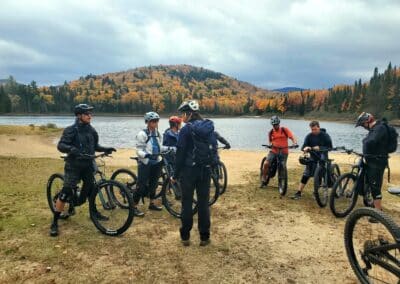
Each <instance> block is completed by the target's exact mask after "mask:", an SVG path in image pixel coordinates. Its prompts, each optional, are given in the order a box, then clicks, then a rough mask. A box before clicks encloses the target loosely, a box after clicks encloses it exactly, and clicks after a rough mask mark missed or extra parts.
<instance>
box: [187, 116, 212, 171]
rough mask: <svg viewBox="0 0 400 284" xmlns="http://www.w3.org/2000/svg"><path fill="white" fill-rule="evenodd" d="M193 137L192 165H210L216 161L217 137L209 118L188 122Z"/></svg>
mask: <svg viewBox="0 0 400 284" xmlns="http://www.w3.org/2000/svg"><path fill="white" fill-rule="evenodd" d="M189 127H190V128H191V134H192V138H193V146H194V147H193V153H192V159H193V164H194V165H200V166H212V165H215V164H216V163H217V162H218V151H217V139H216V137H215V134H214V123H213V122H212V121H211V120H208V119H205V120H195V121H194V122H191V123H189Z"/></svg>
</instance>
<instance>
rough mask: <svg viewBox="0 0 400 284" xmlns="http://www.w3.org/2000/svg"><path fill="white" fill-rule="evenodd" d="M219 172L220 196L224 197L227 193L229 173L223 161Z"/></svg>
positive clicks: (219, 165)
mask: <svg viewBox="0 0 400 284" xmlns="http://www.w3.org/2000/svg"><path fill="white" fill-rule="evenodd" d="M217 170H218V181H219V188H220V193H219V194H220V195H222V194H224V193H225V191H226V188H227V186H228V172H227V170H226V166H225V164H224V163H223V162H222V161H219V163H218V168H217ZM221 177H222V178H221ZM221 181H222V182H221Z"/></svg>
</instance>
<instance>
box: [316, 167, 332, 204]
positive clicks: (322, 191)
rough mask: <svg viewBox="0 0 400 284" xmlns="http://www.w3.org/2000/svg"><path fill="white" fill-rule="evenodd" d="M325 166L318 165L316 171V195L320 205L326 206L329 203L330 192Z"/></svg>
mask: <svg viewBox="0 0 400 284" xmlns="http://www.w3.org/2000/svg"><path fill="white" fill-rule="evenodd" d="M325 171H326V169H325V167H323V166H321V165H319V164H318V165H317V168H316V169H315V172H314V196H315V201H317V203H318V205H319V207H325V206H326V205H327V204H328V199H329V192H328V183H327V181H326V178H325Z"/></svg>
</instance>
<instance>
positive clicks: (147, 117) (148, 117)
mask: <svg viewBox="0 0 400 284" xmlns="http://www.w3.org/2000/svg"><path fill="white" fill-rule="evenodd" d="M159 119H160V116H159V115H158V113H156V112H154V111H150V112H146V114H145V115H144V122H146V123H147V122H149V121H150V120H159Z"/></svg>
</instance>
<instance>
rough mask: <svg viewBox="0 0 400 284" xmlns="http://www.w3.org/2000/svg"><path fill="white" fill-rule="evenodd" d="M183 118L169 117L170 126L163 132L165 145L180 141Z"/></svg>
mask: <svg viewBox="0 0 400 284" xmlns="http://www.w3.org/2000/svg"><path fill="white" fill-rule="evenodd" d="M181 125H182V119H181V118H180V117H178V116H171V117H170V118H169V128H168V129H166V130H165V132H164V134H163V145H164V146H174V147H176V144H177V143H178V135H179V130H180V129H181Z"/></svg>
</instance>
